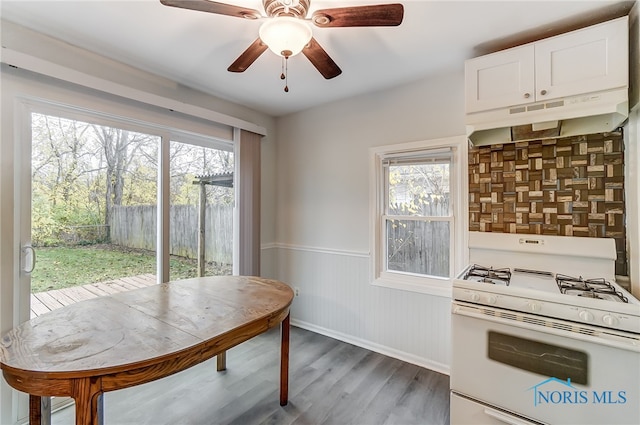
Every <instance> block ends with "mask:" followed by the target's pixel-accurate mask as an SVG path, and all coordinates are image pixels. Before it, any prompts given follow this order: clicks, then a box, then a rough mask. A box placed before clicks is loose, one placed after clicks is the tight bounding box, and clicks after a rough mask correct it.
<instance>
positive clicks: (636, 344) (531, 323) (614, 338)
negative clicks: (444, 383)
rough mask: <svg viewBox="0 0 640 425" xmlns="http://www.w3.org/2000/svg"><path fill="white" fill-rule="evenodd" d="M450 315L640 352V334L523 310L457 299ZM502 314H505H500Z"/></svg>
mask: <svg viewBox="0 0 640 425" xmlns="http://www.w3.org/2000/svg"><path fill="white" fill-rule="evenodd" d="M451 312H452V314H456V315H460V316H466V317H472V318H474V319H481V320H486V321H488V322H493V323H501V324H503V325H507V326H513V327H517V328H522V329H529V330H532V331H535V332H543V333H547V334H551V335H557V336H560V337H563V338H573V339H577V340H580V341H587V342H592V343H593V342H595V343H598V344H602V345H606V346H609V347H616V348H621V349H623V350H629V351H634V352H640V336H638V335H632V334H629V335H621V334H619V333H618V332H616V331H614V330H603V329H600V328H597V327H592V326H588V325H579V324H577V323H571V322H563V321H560V320H558V319H551V318H549V317H543V316H532V315H529V314H526V313H521V312H515V311H505V312H503V311H502V310H500V309H497V308H493V307H486V306H483V307H482V308H480V307H477V306H475V305H468V304H464V303H461V302H459V301H456V302H454V303H452V305H451ZM503 313H504V315H503Z"/></svg>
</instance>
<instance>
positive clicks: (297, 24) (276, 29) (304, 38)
mask: <svg viewBox="0 0 640 425" xmlns="http://www.w3.org/2000/svg"><path fill="white" fill-rule="evenodd" d="M259 34H260V40H262V42H263V43H264V44H266V45H267V46H268V47H269V49H270V50H271V51H272V52H273V53H275V54H276V55H278V56H283V57H290V56H295V55H297V54H298V53H300V52H301V51H302V49H304V46H306V45H307V44H309V41H311V37H312V36H313V34H312V33H311V28H310V27H309V25H307V24H306V23H305V22H304V21H303V20H302V19H298V18H294V17H291V16H278V17H275V18H272V19H270V20H268V21H267V22H265V23H264V24H262V26H261V27H260V31H259Z"/></svg>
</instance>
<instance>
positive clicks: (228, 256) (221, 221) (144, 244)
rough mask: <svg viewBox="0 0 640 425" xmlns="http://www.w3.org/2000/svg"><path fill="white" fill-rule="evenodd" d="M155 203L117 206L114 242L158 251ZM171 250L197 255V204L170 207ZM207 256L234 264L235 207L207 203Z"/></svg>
mask: <svg viewBox="0 0 640 425" xmlns="http://www.w3.org/2000/svg"><path fill="white" fill-rule="evenodd" d="M156 217H157V211H156V206H155V205H139V206H116V207H114V209H113V214H112V216H111V223H110V225H111V243H113V244H116V245H120V246H125V247H129V248H139V249H147V250H150V251H155V249H156V233H157V230H156V229H157V220H156ZM169 220H170V224H169V250H170V253H171V254H172V255H178V256H181V257H186V258H193V259H197V258H198V208H197V207H196V206H193V205H174V206H171V208H170V211H169ZM205 234H206V236H205V259H206V261H213V262H216V263H220V264H231V263H232V255H233V207H232V206H225V205H207V210H206V216H205Z"/></svg>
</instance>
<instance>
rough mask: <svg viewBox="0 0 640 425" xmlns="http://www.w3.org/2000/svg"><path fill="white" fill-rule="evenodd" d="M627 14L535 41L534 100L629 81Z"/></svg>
mask: <svg viewBox="0 0 640 425" xmlns="http://www.w3.org/2000/svg"><path fill="white" fill-rule="evenodd" d="M627 25H628V24H627V17H623V18H620V19H615V20H613V21H609V22H605V23H603V24H599V25H594V26H592V27H588V28H585V29H582V30H578V31H573V32H570V33H568V34H564V35H560V36H557V37H553V38H549V39H546V40H541V41H539V42H537V43H535V60H536V96H535V98H536V100H537V101H543V100H546V99H553V98H558V97H565V96H572V95H577V94H582V93H592V92H596V91H601V90H607V89H612V88H619V87H626V86H627V84H628V72H629V71H628V69H629V68H628V57H627V54H628V51H629V50H628V35H627V34H628V27H627Z"/></svg>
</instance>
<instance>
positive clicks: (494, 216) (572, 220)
mask: <svg viewBox="0 0 640 425" xmlns="http://www.w3.org/2000/svg"><path fill="white" fill-rule="evenodd" d="M623 151H624V141H623V137H622V132H621V131H616V132H612V133H599V134H591V135H586V136H574V137H566V138H558V139H548V140H536V141H530V142H519V143H509V144H496V145H491V146H478V147H473V148H471V149H470V150H469V230H472V231H480V232H502V233H523V234H537V235H558V236H583V237H595V238H602V237H607V238H614V239H615V241H616V250H617V251H618V260H617V261H616V274H619V275H627V264H626V252H625V251H626V242H625V204H624V153H623Z"/></svg>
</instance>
